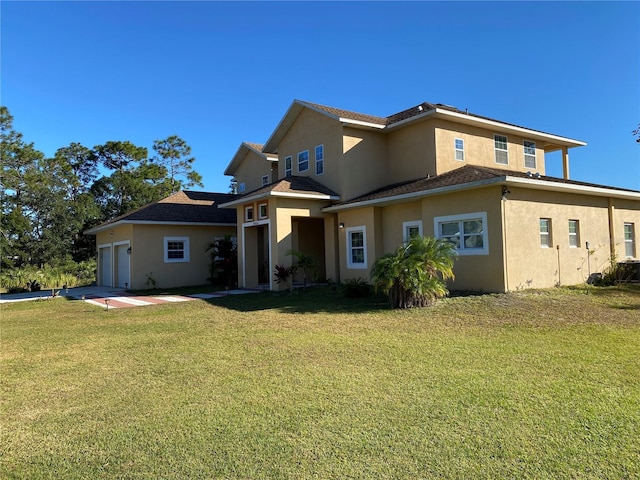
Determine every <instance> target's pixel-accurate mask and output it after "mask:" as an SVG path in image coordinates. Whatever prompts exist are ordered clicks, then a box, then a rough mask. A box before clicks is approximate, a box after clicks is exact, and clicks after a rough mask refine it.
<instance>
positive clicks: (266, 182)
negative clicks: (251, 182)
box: [262, 175, 269, 187]
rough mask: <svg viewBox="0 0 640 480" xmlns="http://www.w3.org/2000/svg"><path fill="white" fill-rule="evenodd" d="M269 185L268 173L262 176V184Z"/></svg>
mask: <svg viewBox="0 0 640 480" xmlns="http://www.w3.org/2000/svg"><path fill="white" fill-rule="evenodd" d="M265 185H269V175H263V176H262V186H263V187H264V186H265Z"/></svg>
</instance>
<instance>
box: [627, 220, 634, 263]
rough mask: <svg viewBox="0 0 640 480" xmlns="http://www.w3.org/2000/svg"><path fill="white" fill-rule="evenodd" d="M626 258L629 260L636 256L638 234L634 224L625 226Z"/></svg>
mask: <svg viewBox="0 0 640 480" xmlns="http://www.w3.org/2000/svg"><path fill="white" fill-rule="evenodd" d="M624 256H625V257H627V258H635V256H636V232H635V225H634V224H633V223H625V224H624Z"/></svg>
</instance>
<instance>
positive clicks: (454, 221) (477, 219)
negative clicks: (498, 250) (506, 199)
mask: <svg viewBox="0 0 640 480" xmlns="http://www.w3.org/2000/svg"><path fill="white" fill-rule="evenodd" d="M433 226H434V231H435V232H436V237H437V238H440V239H443V240H446V241H448V242H451V243H453V245H454V246H455V247H456V250H457V251H458V255H488V254H489V236H488V233H487V212H476V213H464V214H461V215H447V216H443V217H435V218H434V219H433Z"/></svg>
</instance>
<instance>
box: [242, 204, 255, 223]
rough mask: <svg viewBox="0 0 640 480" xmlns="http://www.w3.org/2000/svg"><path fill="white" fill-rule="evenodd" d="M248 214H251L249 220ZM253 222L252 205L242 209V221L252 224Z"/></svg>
mask: <svg viewBox="0 0 640 480" xmlns="http://www.w3.org/2000/svg"><path fill="white" fill-rule="evenodd" d="M249 213H251V218H249ZM254 220H255V217H254V215H253V205H249V206H246V207H244V221H245V222H253V221H254Z"/></svg>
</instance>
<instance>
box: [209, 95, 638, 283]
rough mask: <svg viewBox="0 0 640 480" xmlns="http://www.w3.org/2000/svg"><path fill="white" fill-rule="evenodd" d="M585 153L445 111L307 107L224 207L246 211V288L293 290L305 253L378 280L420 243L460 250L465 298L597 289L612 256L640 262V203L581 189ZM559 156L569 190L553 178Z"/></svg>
mask: <svg viewBox="0 0 640 480" xmlns="http://www.w3.org/2000/svg"><path fill="white" fill-rule="evenodd" d="M584 145H586V144H585V143H584V142H582V141H579V140H574V139H571V138H566V137H563V136H560V135H555V134H550V133H544V132H541V131H538V130H533V129H530V128H525V127H520V126H516V125H512V124H509V123H506V122H502V121H498V120H493V119H490V118H486V117H483V116H479V115H475V114H472V113H469V112H467V111H461V110H458V109H456V108H453V107H450V106H446V105H441V104H430V103H422V104H420V105H417V106H415V107H412V108H410V109H408V110H405V111H402V112H400V113H397V114H394V115H391V116H388V117H377V116H372V115H364V114H360V113H355V112H350V111H345V110H341V109H337V108H332V107H327V106H323V105H317V104H313V103H308V102H303V101H298V100H296V101H294V102H293V103H292V105H291V106H290V108H289V109H288V111H287V112H286V114H285V115H284V117H283V118H282V120H281V121H280V123H279V124H278V125H277V127H276V128H275V130H274V132H273V134H272V135H271V137H270V138H269V139H268V140H267V141H266V143H265V144H264V145H257V144H250V143H243V144H242V145H241V147H240V148H239V150H238V152H237V153H236V155H235V156H234V158H233V159H232V160H231V163H230V164H229V166H228V167H227V169H226V171H225V174H227V175H233V176H234V178H235V180H236V181H237V184H238V186H239V189H240V190H241V191H240V192H239V193H241V194H242V196H241V197H239V198H236V199H234V200H232V201H230V202H227V203H224V204H222V205H221V207H222V208H235V209H236V215H237V236H238V249H239V255H238V257H239V279H238V280H239V285H240V286H243V287H247V288H252V287H253V288H255V287H258V286H261V285H262V286H266V285H268V287H269V288H271V289H277V288H280V287H281V286H279V285H277V284H275V283H274V278H273V271H274V267H275V265H290V264H291V263H292V261H293V260H294V259H293V258H292V257H291V256H290V255H288V253H289V252H290V250H292V249H294V250H298V251H301V252H303V253H306V254H311V255H314V256H315V257H316V258H317V259H318V260H319V261H320V264H321V268H320V272H319V276H320V277H323V278H328V279H333V280H334V281H340V282H344V281H346V280H348V279H354V278H363V279H369V276H370V270H371V267H372V265H373V263H374V262H375V260H376V259H377V258H379V257H381V256H382V255H384V254H385V253H388V252H391V251H393V250H395V248H396V247H397V246H398V245H400V244H401V243H402V242H404V241H406V240H407V238H408V237H409V236H410V235H413V234H420V235H433V236H436V237H438V238H446V239H448V240H449V241H451V242H453V243H454V244H455V245H456V246H457V250H458V254H459V257H458V260H457V261H456V264H455V267H454V272H455V274H456V278H455V280H454V281H453V282H452V283H451V284H450V285H449V287H450V288H451V289H454V290H477V291H492V292H505V291H510V290H516V289H520V288H543V287H551V286H554V285H559V284H577V283H581V282H584V281H585V280H586V279H587V277H588V276H589V274H590V273H594V272H598V271H602V270H603V269H604V268H606V267H607V266H608V264H609V261H610V259H611V258H612V256H613V257H614V258H617V259H625V258H628V259H636V260H637V259H638V255H639V253H638V246H637V232H638V228H639V226H640V192H638V191H633V190H626V189H621V188H615V187H607V186H602V185H595V184H589V183H584V182H578V181H572V180H570V179H569V153H568V152H569V149H571V148H576V147H581V146H584ZM555 151H560V152H561V158H562V164H563V172H564V174H563V178H555V177H549V176H546V175H545V154H546V153H549V152H555ZM587 242H588V244H589V248H587Z"/></svg>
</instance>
